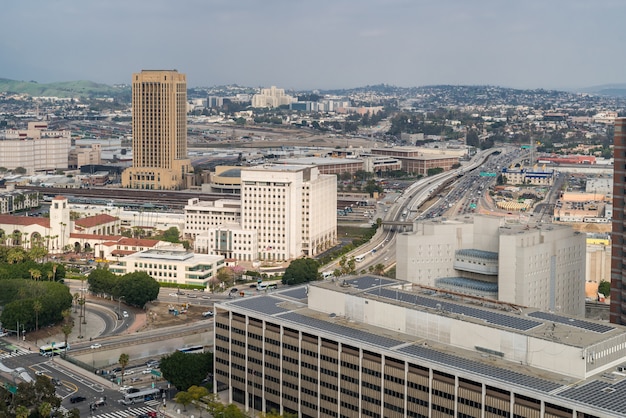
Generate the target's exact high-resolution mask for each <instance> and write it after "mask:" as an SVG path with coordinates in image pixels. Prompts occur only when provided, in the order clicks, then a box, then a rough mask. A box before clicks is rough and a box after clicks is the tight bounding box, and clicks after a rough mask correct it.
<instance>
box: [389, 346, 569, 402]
mask: <svg viewBox="0 0 626 418" xmlns="http://www.w3.org/2000/svg"><path fill="white" fill-rule="evenodd" d="M398 351H399V352H403V353H406V354H409V355H412V356H417V357H421V358H425V359H427V360H429V361H432V362H435V363H439V364H442V365H445V366H450V367H453V368H457V369H462V370H467V371H470V372H472V373H475V374H478V375H482V376H486V377H489V378H492V379H496V380H500V381H502V382H506V383H513V384H516V385H520V386H525V387H528V388H532V389H536V390H539V391H542V392H551V391H553V390H556V389H558V388H560V387H561V386H562V385H561V384H559V383H555V382H551V381H549V380H545V379H540V378H538V377H533V376H528V375H526V374H522V373H517V372H514V371H511V370H508V369H504V368H501V367H495V366H491V365H489V364H484V363H481V362H478V361H474V360H468V359H466V358H464V357H459V356H454V355H452V354H446V353H441V352H439V351H436V350H433V349H431V348H428V347H424V346H419V345H410V346H407V347H402V348H400V349H398Z"/></svg>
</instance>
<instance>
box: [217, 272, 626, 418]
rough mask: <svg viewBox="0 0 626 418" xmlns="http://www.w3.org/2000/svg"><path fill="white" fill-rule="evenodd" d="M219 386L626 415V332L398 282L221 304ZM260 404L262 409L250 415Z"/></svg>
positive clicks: (406, 411) (490, 411)
mask: <svg viewBox="0 0 626 418" xmlns="http://www.w3.org/2000/svg"><path fill="white" fill-rule="evenodd" d="M214 341H215V350H214V358H215V361H214V364H215V366H214V381H213V387H214V388H216V391H220V392H221V395H222V396H223V397H225V398H226V399H228V401H229V402H237V403H240V404H243V405H244V406H245V409H246V411H252V410H254V411H264V412H269V411H271V410H272V409H274V410H276V411H277V412H279V413H280V414H285V413H291V414H295V415H296V416H298V417H303V418H309V417H361V416H363V417H389V418H400V417H402V418H404V417H422V418H426V417H462V418H468V417H527V418H543V417H546V418H558V417H571V418H574V417H577V418H592V417H623V416H624V414H626V374H625V373H624V371H625V370H626V329H625V328H624V327H622V326H619V325H612V324H607V323H603V322H599V321H591V320H581V319H578V318H574V317H571V316H567V315H561V314H554V313H548V312H545V311H540V310H534V309H528V308H524V307H521V306H516V305H511V304H508V303H503V304H497V303H491V304H487V303H485V301H484V300H481V299H480V298H473V297H461V296H460V295H457V294H455V293H452V292H436V291H433V290H432V289H428V288H423V287H420V286H416V285H413V284H411V283H407V282H404V281H400V280H395V279H389V278H385V277H376V276H358V277H347V278H345V279H344V280H333V281H331V280H327V281H321V282H314V283H310V284H309V285H308V286H300V287H288V288H283V289H279V290H277V291H269V292H267V293H264V294H261V295H259V296H252V297H249V296H246V297H244V298H235V299H232V300H228V301H225V302H222V303H219V304H216V305H215V327H214ZM253 413H256V412H253Z"/></svg>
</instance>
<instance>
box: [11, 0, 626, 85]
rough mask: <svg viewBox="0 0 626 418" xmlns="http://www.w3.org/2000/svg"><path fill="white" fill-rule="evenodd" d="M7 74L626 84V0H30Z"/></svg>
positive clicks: (279, 81) (108, 79) (192, 81)
mask: <svg viewBox="0 0 626 418" xmlns="http://www.w3.org/2000/svg"><path fill="white" fill-rule="evenodd" d="M2 17H3V18H2V25H0V78H8V79H13V80H24V81H30V80H34V81H37V82H39V83H48V82H54V81H74V80H90V81H95V82H98V83H105V84H118V83H126V84H128V83H130V82H131V78H132V74H133V73H135V72H140V71H141V70H142V69H152V70H155V69H176V70H178V71H179V72H182V73H185V74H186V75H187V85H188V86H189V87H210V86H219V85H226V84H238V85H241V86H250V87H269V86H271V85H275V86H278V87H281V88H284V89H294V90H312V89H336V88H353V87H362V86H366V85H375V84H383V83H384V84H390V85H395V86H401V87H413V86H426V85H434V84H453V85H493V86H502V87H511V88H521V89H534V88H545V89H564V90H565V89H577V88H584V87H592V86H598V85H605V84H617V83H626V71H625V69H626V54H625V53H624V47H625V45H624V42H626V25H625V24H624V19H625V18H626V1H624V0H595V1H590V0H523V1H513V0H509V1H507V0H178V1H172V0H99V1H98V0H19V1H7V2H3V5H2Z"/></svg>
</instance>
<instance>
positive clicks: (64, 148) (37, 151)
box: [0, 122, 71, 174]
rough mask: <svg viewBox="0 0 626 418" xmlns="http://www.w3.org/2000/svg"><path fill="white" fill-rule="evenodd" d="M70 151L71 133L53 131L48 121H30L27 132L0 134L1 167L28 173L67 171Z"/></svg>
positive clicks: (12, 131) (14, 131) (10, 131)
mask: <svg viewBox="0 0 626 418" xmlns="http://www.w3.org/2000/svg"><path fill="white" fill-rule="evenodd" d="M70 148H71V134H70V131H51V130H48V124H47V123H45V122H29V123H28V129H26V130H7V131H3V132H1V133H0V166H2V167H5V168H7V169H9V170H14V169H16V168H18V167H23V168H24V169H26V173H28V174H34V173H35V172H37V171H55V170H57V169H60V170H66V169H67V168H68V156H69V153H70Z"/></svg>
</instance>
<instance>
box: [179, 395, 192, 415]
mask: <svg viewBox="0 0 626 418" xmlns="http://www.w3.org/2000/svg"><path fill="white" fill-rule="evenodd" d="M174 400H175V401H176V403H179V404H181V405H182V406H183V410H184V411H185V412H187V405H189V404H190V403H192V402H193V396H192V395H191V394H190V393H189V392H185V391H181V392H178V393H177V394H176V396H174Z"/></svg>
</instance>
